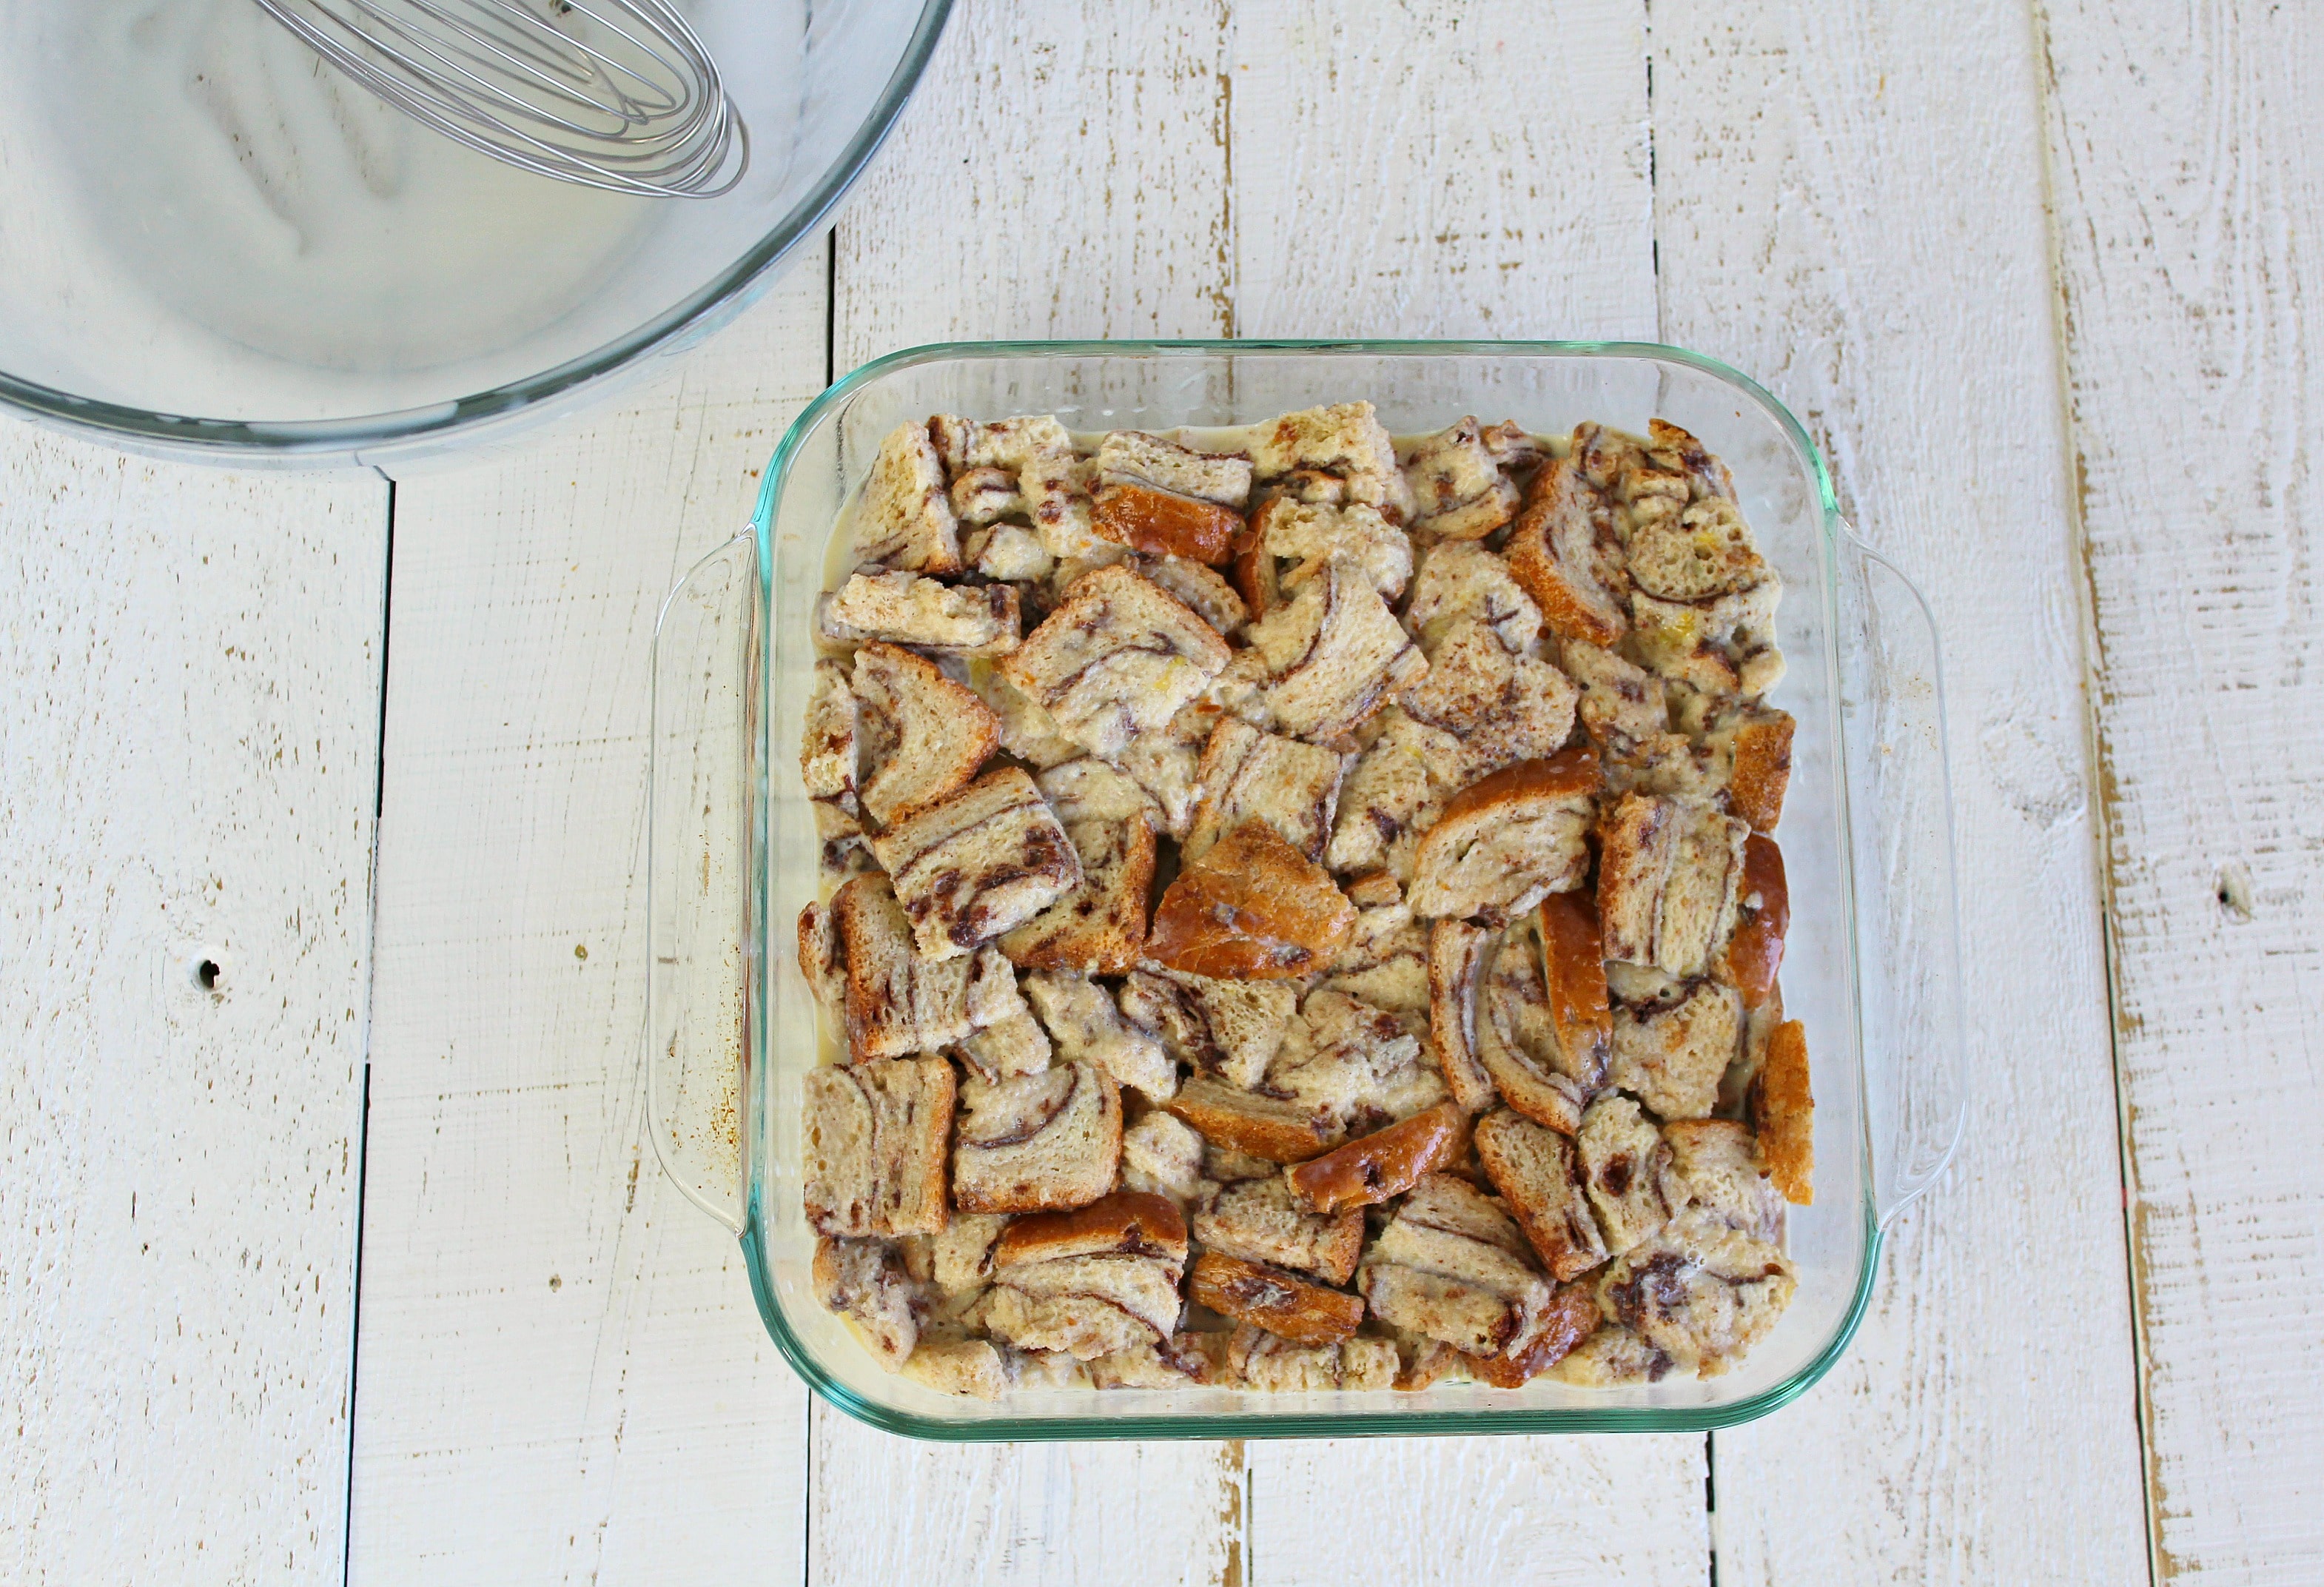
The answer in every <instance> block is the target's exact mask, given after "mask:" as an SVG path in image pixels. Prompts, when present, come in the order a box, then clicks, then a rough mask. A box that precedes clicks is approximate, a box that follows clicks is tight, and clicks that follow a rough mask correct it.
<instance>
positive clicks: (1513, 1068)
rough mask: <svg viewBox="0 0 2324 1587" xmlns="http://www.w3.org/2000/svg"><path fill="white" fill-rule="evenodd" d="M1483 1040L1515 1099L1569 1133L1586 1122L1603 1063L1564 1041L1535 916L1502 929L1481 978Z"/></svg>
mask: <svg viewBox="0 0 2324 1587" xmlns="http://www.w3.org/2000/svg"><path fill="white" fill-rule="evenodd" d="M1476 1043H1477V1049H1476V1050H1477V1061H1478V1062H1479V1063H1480V1065H1481V1066H1483V1068H1484V1070H1485V1073H1486V1074H1488V1075H1491V1076H1492V1079H1493V1085H1494V1088H1495V1089H1496V1090H1497V1091H1499V1093H1500V1094H1501V1097H1502V1099H1503V1100H1504V1101H1506V1102H1507V1103H1508V1105H1509V1106H1511V1107H1513V1108H1515V1109H1516V1110H1517V1112H1520V1113H1523V1114H1524V1115H1525V1116H1526V1118H1528V1119H1531V1120H1532V1121H1534V1122H1535V1123H1536V1124H1540V1125H1544V1126H1546V1127H1547V1128H1549V1129H1552V1130H1558V1131H1560V1132H1561V1133H1563V1134H1566V1135H1572V1134H1573V1133H1574V1132H1575V1131H1577V1130H1580V1129H1581V1128H1582V1109H1583V1108H1584V1107H1585V1106H1586V1105H1587V1104H1588V1103H1589V1100H1590V1093H1591V1092H1592V1091H1593V1090H1595V1089H1596V1088H1597V1085H1598V1083H1599V1081H1600V1079H1601V1078H1603V1069H1602V1063H1601V1061H1600V1060H1595V1059H1593V1057H1592V1056H1591V1054H1589V1053H1588V1052H1583V1051H1576V1052H1568V1051H1567V1050H1566V1049H1565V1048H1564V1047H1563V1045H1561V1044H1560V1042H1559V1040H1558V1037H1557V1020H1556V1015H1555V1012H1554V1009H1553V1007H1552V1005H1551V1002H1550V998H1549V988H1548V986H1547V984H1546V983H1545V981H1544V979H1543V974H1542V964H1541V950H1540V946H1539V937H1537V935H1536V928H1535V925H1534V922H1533V921H1532V919H1531V918H1527V919H1526V920H1525V921H1523V922H1521V923H1520V924H1519V925H1517V926H1514V927H1510V928H1509V929H1508V931H1506V932H1504V933H1503V934H1502V936H1501V937H1500V940H1499V943H1498V944H1497V945H1496V946H1494V948H1493V950H1492V956H1491V958H1490V960H1489V962H1488V964H1487V966H1486V968H1485V971H1484V973H1483V974H1482V975H1481V976H1480V978H1479V981H1478V986H1477V1015H1476Z"/></svg>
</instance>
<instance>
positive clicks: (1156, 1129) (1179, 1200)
mask: <svg viewBox="0 0 2324 1587" xmlns="http://www.w3.org/2000/svg"><path fill="white" fill-rule="evenodd" d="M1202 1186H1203V1138H1202V1136H1201V1135H1200V1134H1199V1133H1197V1132H1196V1131H1195V1130H1194V1127H1193V1126H1192V1125H1189V1124H1185V1123H1183V1122H1181V1121H1178V1120H1176V1119H1174V1118H1172V1117H1171V1116H1170V1115H1169V1114H1168V1113H1166V1112H1163V1111H1162V1110H1161V1109H1159V1108H1157V1109H1155V1110H1154V1111H1153V1112H1150V1113H1148V1114H1147V1115H1146V1116H1145V1117H1144V1118H1142V1119H1140V1120H1139V1121H1138V1122H1137V1123H1135V1124H1132V1125H1131V1126H1130V1128H1129V1129H1127V1130H1123V1131H1122V1132H1121V1187H1122V1188H1123V1189H1124V1190H1138V1191H1143V1192H1145V1193H1146V1194H1148V1195H1161V1196H1167V1197H1168V1198H1169V1199H1170V1200H1171V1201H1172V1202H1174V1203H1176V1204H1177V1206H1178V1207H1179V1209H1180V1210H1181V1211H1183V1210H1185V1207H1187V1206H1188V1205H1189V1204H1192V1203H1193V1201H1194V1197H1195V1196H1196V1195H1200V1194H1201V1192H1202Z"/></svg>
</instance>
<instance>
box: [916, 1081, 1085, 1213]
mask: <svg viewBox="0 0 2324 1587" xmlns="http://www.w3.org/2000/svg"><path fill="white" fill-rule="evenodd" d="M1120 1159H1121V1096H1120V1092H1118V1091H1117V1090H1116V1089H1115V1088H1114V1084H1113V1081H1112V1079H1111V1077H1110V1076H1108V1075H1106V1074H1105V1072H1104V1071H1102V1070H1101V1069H1099V1068H1098V1067H1097V1066H1095V1065H1093V1064H1085V1063H1068V1064H1060V1065H1057V1066H1054V1067H1052V1068H1048V1069H1044V1070H1040V1071H1038V1072H1037V1073H1035V1074H1031V1075H1016V1076H1014V1077H1012V1078H1010V1079H1007V1080H1001V1081H997V1082H991V1083H988V1082H986V1081H983V1080H979V1079H976V1078H974V1077H973V1076H972V1077H971V1078H969V1079H967V1080H965V1081H963V1082H962V1083H961V1088H960V1125H959V1137H958V1140H956V1142H955V1143H954V1147H953V1159H952V1198H953V1204H954V1206H956V1207H958V1208H960V1210H961V1211H963V1212H964V1213H1038V1212H1052V1211H1055V1210H1057V1209H1059V1208H1065V1207H1079V1206H1086V1205H1088V1204H1090V1203H1091V1202H1093V1201H1095V1200H1097V1199H1098V1197H1100V1196H1102V1195H1104V1194H1105V1193H1106V1192H1107V1191H1109V1190H1111V1188H1112V1187H1113V1181H1114V1170H1115V1168H1116V1167H1117V1166H1118V1165H1119V1163H1120Z"/></svg>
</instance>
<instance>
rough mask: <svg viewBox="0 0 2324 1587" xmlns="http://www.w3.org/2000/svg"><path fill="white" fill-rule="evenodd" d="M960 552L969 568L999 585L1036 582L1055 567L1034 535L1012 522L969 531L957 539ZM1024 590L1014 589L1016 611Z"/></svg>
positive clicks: (1039, 538) (1023, 584) (1055, 560)
mask: <svg viewBox="0 0 2324 1587" xmlns="http://www.w3.org/2000/svg"><path fill="white" fill-rule="evenodd" d="M961 555H962V556H964V558H967V559H968V565H969V566H970V567H973V568H975V569H976V571H977V572H979V573H981V574H982V575H983V576H984V577H986V578H989V579H991V580H993V581H994V582H995V583H999V584H1013V585H1019V586H1026V585H1037V584H1039V583H1040V582H1041V581H1042V580H1044V579H1046V578H1047V577H1049V575H1050V574H1051V573H1052V572H1053V571H1055V569H1056V566H1057V559H1056V558H1055V557H1052V556H1051V555H1049V548H1048V547H1047V546H1045V545H1043V544H1042V543H1041V537H1040V536H1039V535H1038V534H1036V533H1035V532H1034V531H1031V530H1029V529H1026V528H1023V527H1022V526H1020V525H1018V524H1014V523H995V524H992V525H991V526H989V527H987V528H984V529H978V530H972V531H969V533H968V534H967V535H966V536H965V537H964V539H963V540H962V541H961ZM1024 593H1025V592H1024V591H1023V590H1022V589H1021V588H1020V589H1019V592H1018V604H1019V610H1020V611H1021V610H1022V609H1023V604H1024Z"/></svg>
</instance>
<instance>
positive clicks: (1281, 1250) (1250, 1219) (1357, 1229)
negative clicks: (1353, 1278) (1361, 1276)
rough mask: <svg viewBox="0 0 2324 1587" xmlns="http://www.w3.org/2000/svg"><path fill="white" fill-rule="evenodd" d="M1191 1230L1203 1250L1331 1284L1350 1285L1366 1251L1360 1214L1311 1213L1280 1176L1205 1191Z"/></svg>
mask: <svg viewBox="0 0 2324 1587" xmlns="http://www.w3.org/2000/svg"><path fill="white" fill-rule="evenodd" d="M1187 1226H1188V1227H1189V1228H1190V1229H1191V1230H1192V1231H1193V1232H1194V1241H1195V1242H1196V1243H1197V1244H1199V1245H1200V1246H1201V1247H1202V1248H1203V1250H1214V1251H1219V1252H1222V1253H1223V1254H1224V1255H1227V1256H1231V1257H1240V1258H1241V1259H1243V1260H1244V1261H1247V1262H1264V1263H1267V1264H1269V1265H1271V1266H1274V1267H1277V1268H1289V1269H1293V1270H1294V1271H1295V1272H1300V1273H1312V1274H1314V1276H1315V1277H1316V1278H1321V1279H1323V1281H1324V1282H1325V1283H1327V1284H1345V1283H1346V1282H1347V1281H1348V1278H1349V1276H1350V1275H1351V1274H1352V1273H1354V1272H1355V1270H1356V1259H1357V1258H1358V1257H1359V1256H1360V1255H1361V1254H1362V1250H1363V1241H1364V1215H1363V1213H1361V1212H1360V1211H1359V1210H1356V1209H1352V1208H1351V1209H1350V1210H1349V1211H1347V1212H1343V1213H1315V1212H1311V1211H1309V1210H1308V1209H1307V1208H1306V1207H1305V1206H1302V1205H1301V1204H1299V1203H1298V1202H1297V1201H1296V1199H1294V1197H1293V1196H1292V1194H1291V1191H1290V1188H1289V1187H1288V1186H1286V1185H1285V1184H1284V1183H1283V1181H1282V1180H1281V1179H1280V1178H1279V1177H1278V1178H1274V1179H1246V1180H1243V1181H1242V1182H1240V1184H1235V1185H1222V1186H1216V1187H1214V1188H1213V1189H1210V1190H1206V1191H1204V1192H1203V1198H1202V1199H1201V1200H1200V1201H1198V1202H1197V1203H1195V1204H1194V1212H1193V1213H1192V1214H1191V1215H1190V1216H1189V1217H1188V1219H1187Z"/></svg>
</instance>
